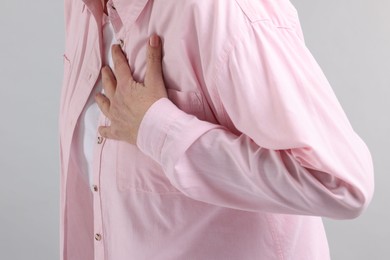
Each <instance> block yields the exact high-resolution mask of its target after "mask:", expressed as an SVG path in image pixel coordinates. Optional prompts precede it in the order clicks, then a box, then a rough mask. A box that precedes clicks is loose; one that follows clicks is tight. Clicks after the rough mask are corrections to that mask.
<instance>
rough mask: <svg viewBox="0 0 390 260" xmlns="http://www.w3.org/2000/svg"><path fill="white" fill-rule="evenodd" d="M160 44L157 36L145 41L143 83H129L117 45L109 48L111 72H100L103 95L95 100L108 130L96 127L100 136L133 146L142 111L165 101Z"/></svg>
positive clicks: (124, 61)
mask: <svg viewBox="0 0 390 260" xmlns="http://www.w3.org/2000/svg"><path fill="white" fill-rule="evenodd" d="M161 49H162V47H161V41H160V38H159V37H158V36H157V35H153V36H151V37H150V39H149V44H148V52H147V53H148V54H147V67H146V76H145V80H144V83H140V82H136V81H134V79H133V76H132V73H131V69H130V66H129V64H128V62H127V59H126V56H125V55H124V54H123V52H122V50H121V48H120V47H119V45H113V46H112V58H113V61H114V71H112V70H111V69H110V68H109V67H108V66H105V67H103V69H102V80H103V88H104V93H105V94H102V93H99V94H97V95H96V97H95V99H96V102H97V104H98V106H99V108H100V110H101V111H102V112H103V114H104V115H105V116H106V117H107V118H108V119H109V120H110V121H111V125H110V126H100V127H99V133H100V134H101V136H103V137H105V138H109V139H116V140H122V141H126V142H129V143H131V144H136V142H137V135H138V129H139V126H140V124H141V121H142V119H143V117H144V115H145V113H146V111H147V110H148V109H149V108H150V107H151V106H152V105H153V104H154V102H156V101H157V100H159V99H160V98H163V97H167V91H166V89H165V84H164V80H163V75H162V66H161V59H162V58H161V56H162V55H161Z"/></svg>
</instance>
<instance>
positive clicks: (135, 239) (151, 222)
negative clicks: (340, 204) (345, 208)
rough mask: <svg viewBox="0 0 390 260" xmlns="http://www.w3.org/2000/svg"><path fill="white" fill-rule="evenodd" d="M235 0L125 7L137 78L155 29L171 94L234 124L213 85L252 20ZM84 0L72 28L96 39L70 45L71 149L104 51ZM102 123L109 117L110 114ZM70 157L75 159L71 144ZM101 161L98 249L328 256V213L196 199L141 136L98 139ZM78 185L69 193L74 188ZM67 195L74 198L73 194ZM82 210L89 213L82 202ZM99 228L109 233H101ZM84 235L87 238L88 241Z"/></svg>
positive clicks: (102, 253) (67, 107)
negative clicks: (136, 141)
mask: <svg viewBox="0 0 390 260" xmlns="http://www.w3.org/2000/svg"><path fill="white" fill-rule="evenodd" d="M119 2H120V1H118V5H115V1H114V2H113V4H114V7H115V9H116V10H117V11H118V13H119V15H121V13H122V14H123V13H124V12H123V10H135V9H131V4H130V3H129V4H128V5H123V1H122V2H121V3H119ZM130 2H131V1H130ZM140 2H142V1H140ZM232 2H234V1H230V2H229V4H223V1H216V3H215V4H209V1H192V2H191V1H180V2H179V3H178V2H177V1H149V2H148V3H147V4H146V5H145V6H144V8H140V4H138V7H137V8H138V9H140V10H141V9H142V12H140V15H139V16H137V17H136V19H135V15H134V14H133V12H129V15H124V14H123V15H122V16H120V18H121V21H122V22H123V23H124V28H125V30H124V31H123V33H122V34H121V35H120V37H118V38H120V39H123V41H124V44H123V49H124V51H125V53H126V55H127V58H128V61H129V64H130V66H131V68H132V70H133V73H134V77H135V79H137V80H139V81H142V80H143V75H144V74H145V69H146V63H145V58H146V44H147V39H148V37H149V36H150V35H151V34H152V33H154V32H156V33H157V34H159V35H161V36H162V41H163V44H164V60H163V69H164V76H165V80H166V83H167V88H168V94H169V97H170V99H171V100H172V101H173V102H174V103H175V104H176V105H177V106H178V107H179V108H180V109H181V110H183V111H185V112H187V113H189V114H193V115H195V116H197V117H198V118H200V119H202V120H207V121H209V122H213V123H220V124H222V125H226V126H229V124H228V122H227V121H226V119H225V115H224V114H223V113H222V111H223V107H221V104H219V103H218V99H217V95H215V94H214V93H210V92H209V91H206V90H207V89H208V88H209V86H208V84H211V83H210V82H212V81H213V78H215V75H214V74H215V72H216V69H215V67H216V66H217V65H216V64H218V63H220V60H221V59H222V57H223V53H224V52H226V51H228V50H229V49H230V48H232V47H233V46H232V45H233V44H234V42H235V40H236V38H238V37H240V35H241V33H240V31H241V30H244V29H245V26H248V22H247V18H246V16H245V15H244V14H243V12H242V11H241V9H240V8H239V6H238V5H236V4H232ZM74 6H75V7H76V8H75V9H74V10H73V12H76V10H78V9H80V10H82V12H81V13H83V15H81V18H78V21H79V22H81V23H77V24H78V25H77V26H76V23H75V24H74V25H71V26H70V29H69V31H70V32H71V33H70V34H73V33H75V32H77V33H78V34H80V35H79V36H78V37H81V35H83V37H87V40H84V41H83V40H82V39H78V40H77V43H75V42H74V41H73V40H72V41H71V43H70V45H71V47H69V49H68V52H67V54H69V56H70V58H69V59H70V60H71V64H72V66H74V67H73V68H72V69H71V73H70V76H69V77H70V81H69V82H70V83H67V85H68V86H67V87H65V92H68V91H71V92H72V88H74V90H73V91H74V94H73V95H69V94H65V95H63V99H65V100H64V101H63V107H64V110H63V111H64V112H63V116H62V124H63V125H64V129H67V130H66V131H64V132H63V134H62V140H63V143H64V144H63V146H64V147H65V148H64V151H66V147H67V146H69V145H70V141H69V140H71V137H68V136H67V135H69V132H72V130H71V129H72V124H71V122H73V120H74V118H77V117H78V116H79V114H80V113H81V110H80V109H75V108H72V105H74V107H77V108H79V107H83V106H84V105H85V100H86V98H84V99H83V98H81V97H83V95H82V94H83V93H87V92H88V91H89V93H88V94H90V92H91V90H90V89H91V88H92V86H93V85H94V83H95V82H96V79H97V76H96V75H99V71H100V66H99V64H101V57H102V55H101V52H100V51H97V50H99V48H100V47H99V42H101V40H96V39H98V35H99V29H98V27H96V24H94V23H95V20H94V19H95V18H94V16H93V15H92V14H93V12H92V10H95V9H97V8H89V7H88V6H87V7H88V8H87V7H85V6H82V5H80V7H81V8H78V7H79V5H76V4H75V5H74ZM121 7H122V8H121ZM216 12H218V14H220V15H221V17H220V18H218V19H220V21H219V22H218V21H217V22H216V21H215V20H214V19H217V18H216V16H215V13H216ZM77 15H79V14H78V13H77ZM225 16H226V17H225ZM227 17H228V18H227ZM133 20H134V21H133ZM225 20H232V21H235V25H233V24H229V25H223V22H224V21H225ZM124 21H127V22H124ZM130 21H132V23H130ZM276 22H277V21H276ZM210 24H213V25H214V27H212V26H210ZM78 26H79V27H81V28H78ZM241 27H242V28H241ZM226 35H228V36H229V37H226ZM80 49H81V50H84V51H83V52H80ZM79 52H80V53H79ZM201 52H202V53H203V54H202V55H200V53H201ZM84 67H86V68H88V69H83V68H84ZM77 75H78V76H77ZM85 77H87V79H86V78H85ZM79 89H83V90H79ZM80 93H81V94H80ZM84 96H85V95H84ZM66 111H67V112H66ZM99 124H101V125H107V124H109V122H108V121H107V119H105V118H104V117H103V116H102V117H101V118H100V121H99ZM232 131H234V129H232ZM63 163H64V164H65V165H67V163H66V153H65V154H64V155H63ZM69 165H70V166H69V169H68V170H65V174H71V173H72V172H74V171H76V167H77V166H76V164H69ZM93 171H94V183H93V185H96V188H97V189H96V191H94V192H93V205H94V209H93V210H94V233H93V234H91V240H93V241H94V248H95V259H119V260H120V259H210V258H213V259H258V257H259V256H262V257H261V258H260V259H283V257H284V255H285V254H286V252H291V253H295V254H297V252H300V253H302V255H306V256H309V258H306V259H327V258H328V253H327V244H326V237H325V234H324V232H323V227H322V222H321V220H320V219H319V218H314V217H302V216H292V215H291V216H290V215H274V214H268V213H254V212H247V211H240V210H233V209H228V208H223V207H217V206H213V205H211V204H207V203H203V202H200V201H195V200H192V199H190V198H188V197H186V196H185V195H183V194H182V193H181V192H179V191H178V190H177V189H176V188H175V187H174V185H172V183H171V182H170V181H169V180H168V178H167V177H166V176H165V174H164V172H163V170H162V167H161V165H159V164H158V163H157V162H155V161H154V160H153V159H151V158H150V157H148V156H146V155H145V154H143V153H142V152H141V151H140V150H139V149H138V148H137V147H136V146H133V145H130V144H127V143H124V142H118V141H114V140H104V141H103V142H99V143H97V144H96V148H95V151H94V170H93ZM63 183H66V181H65V180H64V181H63ZM68 190H69V188H68ZM77 195H79V194H70V193H68V194H66V195H65V197H66V196H68V197H72V196H77ZM64 201H65V202H64V204H66V198H64ZM68 201H71V200H70V199H68ZM86 201H87V202H88V199H86ZM87 202H86V203H87ZM90 202H91V201H90ZM72 207H73V206H72V205H71V204H68V205H67V208H68V209H67V210H68V211H72V210H76V209H75V208H72ZM77 210H78V211H79V214H78V215H79V218H82V215H83V214H82V209H77ZM66 214H68V213H66V212H65V211H64V215H65V219H67V221H68V224H69V222H72V221H73V222H74V223H78V220H76V219H75V218H74V219H72V218H70V217H69V216H68V215H66ZM80 222H82V221H80ZM63 225H66V224H63ZM302 226H304V228H302ZM79 227H80V228H82V225H81V224H79ZM65 229H66V227H65ZM284 230H288V231H289V234H290V236H287V238H286V239H285V240H281V239H280V238H279V236H280V235H281V234H283V233H284ZM68 233H69V234H68V236H67V239H76V240H77V239H78V238H77V235H75V234H76V232H75V231H74V230H73V231H72V230H69V231H68ZM96 234H99V235H100V237H98V239H96V237H95V235H96ZM307 240H310V241H312V242H313V244H312V246H311V248H310V249H304V248H305V241H307ZM79 242H80V245H82V244H83V243H86V242H85V241H83V240H79ZM64 247H65V248H64V250H65V251H69V250H74V249H73V248H67V240H65V241H64ZM290 256H291V255H290ZM69 259H71V258H69ZM300 259H305V258H300Z"/></svg>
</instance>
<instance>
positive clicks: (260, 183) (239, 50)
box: [59, 0, 374, 260]
mask: <svg viewBox="0 0 390 260" xmlns="http://www.w3.org/2000/svg"><path fill="white" fill-rule="evenodd" d="M113 4H114V6H115V8H113V7H112V2H110V3H109V12H110V16H111V17H112V19H113V20H112V23H113V27H114V30H115V34H116V35H115V38H117V39H121V40H122V42H123V44H122V48H123V50H124V51H125V53H126V55H127V58H128V61H129V63H130V66H131V68H132V70H133V72H134V77H135V79H137V80H140V81H141V80H143V76H144V74H145V69H146V66H145V65H146V59H145V56H146V44H147V39H148V37H149V36H150V35H151V34H152V33H157V34H159V35H161V37H162V41H163V45H164V57H163V69H164V77H165V82H166V86H167V88H168V93H169V99H161V100H159V101H158V102H156V103H155V104H154V105H153V106H152V107H151V108H150V109H149V111H148V112H147V114H146V115H145V118H144V119H143V121H142V123H141V127H140V131H139V136H138V140H137V146H134V145H130V144H128V143H125V142H118V141H114V140H104V139H102V138H101V137H98V138H97V140H96V144H95V146H94V147H93V149H94V152H93V153H94V156H93V183H94V184H93V185H94V186H93V187H92V191H91V189H90V187H88V185H87V182H85V181H84V179H83V177H82V176H83V173H82V172H80V168H79V167H78V165H77V160H76V159H75V156H74V153H72V152H71V151H72V149H73V148H72V143H73V142H72V140H73V138H74V134H75V129H76V124H77V122H78V118H79V116H80V114H81V113H82V111H83V109H84V106H85V104H86V102H87V100H88V97H89V95H90V93H91V91H92V89H93V86H94V85H95V83H96V81H97V80H98V77H99V73H100V69H101V67H102V57H103V46H102V45H103V44H102V42H103V39H102V32H101V24H102V23H101V19H102V7H101V3H100V1H97V0H83V1H82V0H65V20H66V50H65V55H64V57H65V59H64V82H63V89H62V98H61V108H60V119H59V123H60V149H61V259H63V260H80V259H83V260H90V259H96V260H103V259H104V260H128V259H136V260H141V259H145V260H149V259H162V260H164V259H167V260H171V259H178V260H181V259H202V260H204V259H265V260H268V259H280V260H281V259H299V260H301V259H308V260H309V259H310V260H315V259H329V252H328V246H327V240H326V235H325V232H324V229H323V225H322V221H321V218H320V216H325V217H330V218H336V219H347V218H354V217H357V216H358V215H359V214H360V213H361V212H362V211H363V210H364V209H365V208H366V207H367V205H368V203H369V202H370V200H371V197H372V194H373V189H374V183H373V167H372V161H371V156H370V153H369V151H368V149H367V147H366V145H365V144H364V142H363V141H362V140H361V139H360V138H359V137H358V135H357V134H356V133H355V132H354V131H353V129H352V127H351V125H350V124H349V122H348V119H347V118H346V116H345V114H344V112H343V110H342V108H341V106H340V104H339V102H338V101H337V99H336V97H335V95H334V93H333V91H332V89H331V87H330V85H329V83H328V81H327V80H326V78H325V76H324V75H323V73H322V71H321V69H320V67H319V66H318V64H317V63H316V61H315V60H314V58H313V57H312V55H311V54H310V52H309V50H308V49H307V48H306V46H305V43H304V40H303V35H302V31H301V28H300V25H299V20H298V16H297V13H296V10H295V8H294V7H293V6H292V5H291V3H290V2H289V1H288V0H274V1H270V0H213V1H210V0H187V1H177V0H154V1H153V0H113ZM99 124H101V125H105V124H109V122H108V120H107V119H106V118H105V117H104V116H103V115H100V119H99Z"/></svg>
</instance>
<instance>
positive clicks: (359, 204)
mask: <svg viewBox="0 0 390 260" xmlns="http://www.w3.org/2000/svg"><path fill="white" fill-rule="evenodd" d="M216 75H217V79H216V80H215V81H214V85H210V88H213V91H212V92H213V93H217V94H216V95H217V97H215V98H216V99H218V100H219V102H220V107H222V108H223V111H224V114H225V117H226V119H227V121H228V122H230V124H231V127H223V126H221V125H215V124H211V123H209V122H205V121H201V120H199V119H197V118H196V117H195V116H192V115H189V114H186V113H184V112H183V111H181V110H179V109H178V108H177V107H176V106H175V105H174V104H173V103H171V102H170V101H169V100H168V99H161V100H159V101H158V102H156V103H155V104H154V105H153V106H152V107H151V108H150V109H149V111H148V112H147V113H146V115H145V117H144V119H143V121H142V123H141V126H140V129H139V135H138V140H137V145H138V147H139V148H140V149H141V150H142V151H143V152H144V153H145V154H147V155H149V156H151V157H152V158H153V159H154V160H156V161H157V162H158V163H160V164H161V166H162V167H163V169H164V172H165V174H166V176H167V178H169V180H170V181H171V183H172V184H173V185H174V186H175V187H176V188H177V189H179V190H180V191H181V192H182V193H184V194H185V195H187V196H189V197H191V198H193V199H195V200H199V201H203V202H206V203H210V204H214V205H218V206H222V207H229V208H234V209H239V210H246V211H263V212H272V213H281V214H299V215H317V216H326V217H330V218H338V219H343V218H353V217H356V216H358V215H359V214H360V213H361V212H362V211H363V210H364V209H365V208H366V207H367V205H368V203H369V202H370V200H371V198H372V193H373V187H374V184H373V166H372V160H371V156H370V152H369V150H368V148H367V146H366V145H365V143H364V142H363V141H362V140H361V139H360V138H359V136H358V135H357V134H356V133H355V132H354V130H353V129H352V127H351V125H350V124H349V122H348V119H347V117H346V116H345V114H344V112H343V109H342V108H341V106H340V104H339V102H338V101H337V98H336V97H335V95H334V93H333V91H332V89H331V86H330V85H329V83H328V81H327V79H326V77H325V76H324V75H323V73H322V71H321V69H320V67H319V66H318V64H317V63H316V61H315V60H314V58H313V57H312V55H311V54H310V52H309V50H308V49H307V48H306V46H305V44H304V42H303V40H302V37H299V35H298V34H297V33H296V32H294V30H289V29H283V28H277V27H275V26H272V24H270V23H267V22H259V23H255V24H252V27H251V28H250V30H246V31H245V33H243V35H242V37H241V38H240V39H239V40H237V42H236V43H235V44H234V45H233V46H232V48H231V50H230V52H229V54H228V55H226V58H225V59H224V60H221V62H220V65H219V66H218V68H217V69H216ZM233 129H234V131H233ZM237 130H238V131H237ZM237 133H238V134H237Z"/></svg>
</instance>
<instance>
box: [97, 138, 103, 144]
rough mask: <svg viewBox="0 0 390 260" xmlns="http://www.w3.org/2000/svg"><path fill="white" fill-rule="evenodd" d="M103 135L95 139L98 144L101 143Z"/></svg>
mask: <svg viewBox="0 0 390 260" xmlns="http://www.w3.org/2000/svg"><path fill="white" fill-rule="evenodd" d="M103 139H104V138H103V137H101V136H98V139H97V143H98V144H102V143H103Z"/></svg>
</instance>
